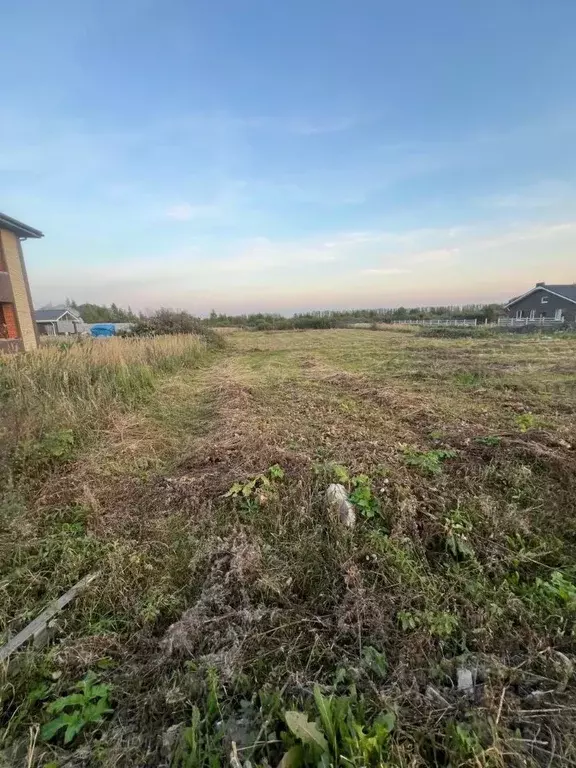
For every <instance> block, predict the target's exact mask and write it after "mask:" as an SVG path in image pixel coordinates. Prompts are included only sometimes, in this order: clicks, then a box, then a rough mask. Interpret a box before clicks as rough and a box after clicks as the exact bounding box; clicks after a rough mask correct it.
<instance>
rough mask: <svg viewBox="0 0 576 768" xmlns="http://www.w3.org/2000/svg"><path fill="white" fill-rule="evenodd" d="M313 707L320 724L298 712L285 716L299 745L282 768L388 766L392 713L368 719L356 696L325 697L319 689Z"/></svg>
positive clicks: (291, 751)
mask: <svg viewBox="0 0 576 768" xmlns="http://www.w3.org/2000/svg"><path fill="white" fill-rule="evenodd" d="M314 703H315V705H316V713H317V715H318V718H319V722H317V721H315V720H310V719H309V717H308V715H306V714H305V713H303V712H299V711H295V710H290V711H287V712H286V713H285V714H284V719H285V722H286V725H287V726H288V729H289V731H290V733H291V735H292V738H293V740H295V741H296V742H297V743H296V744H295V745H294V746H292V747H290V749H289V750H288V751H287V752H286V753H285V754H284V757H283V758H282V761H281V763H280V765H281V766H282V768H298V767H299V766H326V768H328V766H334V768H340V767H342V768H344V766H351V765H358V766H382V765H386V764H387V760H388V756H389V748H390V735H391V733H392V732H393V730H394V727H395V724H396V716H395V714H394V713H393V712H380V713H379V714H377V715H376V716H375V717H374V718H373V719H369V718H368V717H367V712H366V710H365V707H364V703H363V701H362V700H358V699H357V698H356V696H355V695H352V696H350V697H344V696H330V697H325V696H323V695H322V693H321V691H320V688H319V687H318V686H317V685H316V686H315V687H314Z"/></svg>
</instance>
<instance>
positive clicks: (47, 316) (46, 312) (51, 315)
mask: <svg viewBox="0 0 576 768" xmlns="http://www.w3.org/2000/svg"><path fill="white" fill-rule="evenodd" d="M66 312H68V313H69V314H71V315H72V316H73V317H75V318H76V319H77V320H79V321H80V322H82V318H81V317H80V315H79V314H78V312H76V310H74V309H70V307H45V308H44V309H36V310H35V311H34V320H36V322H37V323H49V322H54V321H56V320H58V319H59V318H60V317H62V315H63V314H65V313H66Z"/></svg>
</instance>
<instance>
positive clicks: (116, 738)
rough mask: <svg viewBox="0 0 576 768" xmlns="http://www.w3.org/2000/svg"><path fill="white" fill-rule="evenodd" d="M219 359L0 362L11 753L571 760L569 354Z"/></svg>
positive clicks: (420, 344)
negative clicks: (332, 499) (73, 595)
mask: <svg viewBox="0 0 576 768" xmlns="http://www.w3.org/2000/svg"><path fill="white" fill-rule="evenodd" d="M226 341H227V346H226V348H224V349H216V348H213V347H214V345H213V344H212V345H210V344H207V343H206V341H204V340H202V339H197V338H195V337H187V338H183V337H173V338H168V337H165V338H158V339H151V340H146V339H143V340H138V341H129V340H124V341H123V340H105V342H104V343H102V344H101V343H98V344H87V345H81V346H78V347H70V348H67V347H65V348H57V349H55V348H50V349H45V350H42V351H40V352H39V353H37V354H33V355H28V356H20V357H14V358H2V359H0V418H1V421H0V425H1V427H0V428H1V429H2V430H3V432H2V443H1V447H0V597H1V599H0V642H3V641H4V640H6V639H7V638H8V637H10V636H12V635H13V634H15V633H16V632H17V631H19V630H20V629H22V628H23V627H24V626H25V625H26V624H27V623H28V622H29V621H30V620H31V619H32V618H34V616H36V615H37V613H39V612H40V611H41V610H42V609H43V608H44V607H45V606H46V604H47V603H48V602H49V601H50V600H52V599H54V598H56V597H58V596H59V595H61V594H63V593H64V592H65V591H66V590H67V589H69V588H70V587H71V586H72V585H73V584H74V583H75V582H77V581H78V580H79V579H80V578H81V577H82V576H84V575H86V574H87V573H90V572H97V573H98V576H97V578H96V579H95V581H94V582H92V584H91V585H90V586H89V587H88V588H87V590H86V591H85V592H83V593H82V594H81V595H80V596H79V597H78V598H77V599H76V600H75V601H74V602H73V603H71V604H70V605H69V606H68V607H67V608H65V609H64V610H63V611H62V613H61V614H60V615H59V617H58V618H57V621H56V625H55V626H54V627H53V639H52V642H51V643H50V644H49V645H47V646H45V647H44V648H40V649H27V650H26V651H25V652H22V653H20V654H18V655H17V657H16V658H15V659H14V661H13V663H11V664H10V667H9V668H8V666H7V665H6V668H4V669H3V670H0V700H1V702H2V710H3V711H2V719H1V720H0V765H6V766H20V765H21V766H51V768H53V767H54V766H106V767H108V766H175V767H179V768H193V767H196V766H218V765H232V766H233V767H234V768H240V766H243V767H244V768H248V766H252V768H254V767H255V766H272V767H275V766H277V765H279V764H280V763H281V764H282V766H283V768H289V766H299V765H306V766H316V765H320V766H326V767H327V766H330V765H333V766H342V767H344V766H368V765H373V766H391V767H394V768H396V767H398V768H399V767H400V766H402V767H406V768H408V767H410V768H416V767H417V766H427V765H438V766H505V765H506V766H507V765H511V766H555V765H562V766H564V765H576V725H575V723H576V718H575V714H576V680H575V674H574V663H575V662H576V638H575V632H576V629H575V619H576V548H575V547H576V472H575V470H576V452H575V446H576V422H575V416H576V338H574V337H570V336H568V335H567V336H561V335H556V336H554V337H545V336H541V335H534V336H523V335H506V334H496V335H494V336H492V335H490V334H485V335H482V334H478V335H477V336H473V337H471V338H462V339H453V338H437V337H430V336H426V335H425V334H423V333H422V332H418V330H412V329H410V330H406V329H400V328H398V329H394V328H391V329H388V330H382V331H370V330H323V331H306V332H294V331H292V332H273V333H257V332H235V333H232V334H228V335H226ZM331 482H340V483H343V484H344V485H345V486H346V488H347V491H348V493H349V495H350V498H351V499H352V501H353V502H354V505H355V508H356V514H357V521H356V525H355V527H354V529H352V530H348V529H347V528H344V527H343V526H342V525H341V524H340V522H339V521H338V519H337V518H335V517H334V515H333V514H332V513H331V512H330V511H329V510H328V509H327V508H326V504H325V491H326V488H327V485H328V484H329V483H331ZM67 697H68V698H67ZM2 761H3V762H2Z"/></svg>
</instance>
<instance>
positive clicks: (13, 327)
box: [0, 304, 20, 339]
mask: <svg viewBox="0 0 576 768" xmlns="http://www.w3.org/2000/svg"><path fill="white" fill-rule="evenodd" d="M0 325H4V327H5V328H6V337H5V338H7V339H19V338H20V333H19V331H18V321H17V320H16V312H15V311H14V305H13V304H0Z"/></svg>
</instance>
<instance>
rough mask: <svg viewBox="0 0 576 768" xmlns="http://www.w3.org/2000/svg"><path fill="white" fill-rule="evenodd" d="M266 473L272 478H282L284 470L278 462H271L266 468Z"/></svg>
mask: <svg viewBox="0 0 576 768" xmlns="http://www.w3.org/2000/svg"><path fill="white" fill-rule="evenodd" d="M268 474H269V475H270V477H271V478H273V479H274V480H283V479H284V474H285V472H284V470H283V469H282V467H281V466H280V464H272V466H271V467H270V468H269V469H268Z"/></svg>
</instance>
